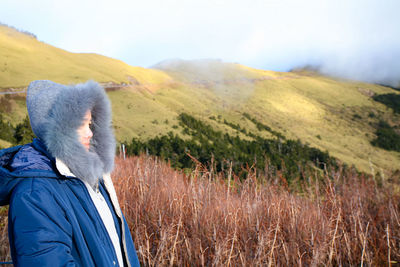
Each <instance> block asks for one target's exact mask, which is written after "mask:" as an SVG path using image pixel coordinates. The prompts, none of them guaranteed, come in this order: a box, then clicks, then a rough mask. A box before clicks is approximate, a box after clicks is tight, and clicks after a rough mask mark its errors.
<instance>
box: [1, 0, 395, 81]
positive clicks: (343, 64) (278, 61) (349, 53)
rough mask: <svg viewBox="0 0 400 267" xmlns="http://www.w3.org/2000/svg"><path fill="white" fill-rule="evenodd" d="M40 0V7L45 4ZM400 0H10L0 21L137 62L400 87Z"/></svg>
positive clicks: (76, 48) (69, 46) (70, 46)
mask: <svg viewBox="0 0 400 267" xmlns="http://www.w3.org/2000/svg"><path fill="white" fill-rule="evenodd" d="M38 6H40V8H38ZM399 10H400V2H399V1H395V0H385V1H378V0H374V1H372V0H352V1H345V0H337V1H326V0H309V1H306V0H305V1H288V0H270V1H267V0H262V1H261V0H253V1H238V0H230V1H218V0H214V1H211V0H203V1H200V0H188V1H178V0H163V1H162V0H149V1H136V0H135V1H123V0H115V1H106V0H84V1H78V0H70V1H64V2H60V1H51V0H38V1H29V0H21V1H14V0H2V1H1V4H0V21H1V22H2V23H5V24H8V25H12V26H15V27H16V28H19V29H22V30H26V31H29V32H32V33H34V34H35V35H37V36H38V39H39V40H42V41H44V42H46V43H49V44H51V45H54V46H57V47H60V48H62V49H66V50H68V51H71V52H95V53H99V54H103V55H106V56H109V57H113V58H117V59H120V60H123V61H125V62H126V63H128V64H130V65H134V66H143V67H149V66H152V65H155V64H157V63H158V62H160V61H163V60H166V59H169V58H181V59H202V58H215V59H221V60H223V61H225V62H237V63H241V64H244V65H248V66H250V67H254V68H259V69H266V70H276V71H288V70H290V69H292V68H296V67H301V66H305V65H314V66H318V67H319V69H320V71H321V72H323V73H325V74H328V75H333V76H339V77H344V78H349V79H356V80H363V81H367V82H374V83H383V84H388V85H391V86H399V81H400V16H399V15H398V11H399Z"/></svg>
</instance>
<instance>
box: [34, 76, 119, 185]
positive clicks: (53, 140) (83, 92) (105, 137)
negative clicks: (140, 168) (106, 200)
mask: <svg viewBox="0 0 400 267" xmlns="http://www.w3.org/2000/svg"><path fill="white" fill-rule="evenodd" d="M27 107H28V114H29V118H30V120H31V125H32V130H33V131H34V133H35V134H36V136H38V137H39V138H40V139H41V140H42V141H43V142H44V144H45V145H46V147H47V149H48V151H49V152H50V153H51V154H52V155H53V156H54V157H56V158H59V159H61V160H62V161H63V162H64V163H65V164H66V165H67V166H68V168H69V169H70V170H71V172H72V173H73V174H74V175H75V176H77V177H78V178H80V179H82V180H84V181H86V182H88V183H89V184H90V185H91V186H95V185H96V184H97V183H98V180H99V179H100V178H102V176H103V174H104V173H109V172H111V171H112V169H113V166H114V156H115V138H114V134H113V131H112V121H111V105H110V101H109V100H108V97H107V95H106V93H105V91H104V89H103V88H102V87H101V86H100V85H99V84H98V83H96V82H93V81H89V82H87V83H83V84H77V85H74V86H65V85H61V84H57V83H53V82H51V81H35V82H33V83H31V85H29V87H28V96H27ZM87 110H91V112H92V126H91V129H92V132H93V137H92V140H91V145H90V149H89V151H87V150H86V149H85V147H84V146H83V145H82V144H81V143H80V142H79V139H78V134H77V129H78V128H79V127H80V126H81V125H82V122H83V118H84V116H85V113H86V112H87Z"/></svg>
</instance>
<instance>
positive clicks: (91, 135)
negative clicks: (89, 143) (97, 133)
mask: <svg viewBox="0 0 400 267" xmlns="http://www.w3.org/2000/svg"><path fill="white" fill-rule="evenodd" d="M85 136H86V138H88V139H90V138H92V137H93V132H92V130H91V129H90V127H89V126H88V127H87V128H86V134H85Z"/></svg>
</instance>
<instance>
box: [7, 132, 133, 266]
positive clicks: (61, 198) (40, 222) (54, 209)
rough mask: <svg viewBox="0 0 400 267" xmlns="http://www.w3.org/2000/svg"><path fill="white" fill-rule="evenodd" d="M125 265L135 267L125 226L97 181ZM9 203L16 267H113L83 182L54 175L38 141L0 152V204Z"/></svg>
mask: <svg viewBox="0 0 400 267" xmlns="http://www.w3.org/2000/svg"><path fill="white" fill-rule="evenodd" d="M99 189H100V191H101V193H102V194H103V196H104V198H105V199H106V201H107V204H108V206H109V207H110V210H111V211H112V215H113V218H114V222H115V227H116V229H117V233H118V235H119V237H120V240H121V247H122V248H123V249H122V251H123V254H124V255H123V258H124V263H125V265H126V266H139V261H138V258H137V254H136V250H135V247H134V244H133V242H132V238H131V235H130V232H129V228H128V225H127V223H126V221H125V219H124V218H123V216H122V218H119V217H118V216H117V214H116V213H115V210H114V207H113V205H112V201H111V200H110V196H109V192H108V191H107V190H106V188H105V186H104V184H103V183H102V182H100V184H99ZM7 204H9V205H10V206H9V240H10V247H11V255H12V258H13V262H14V264H15V266H107V267H108V266H118V260H117V256H116V253H115V250H114V247H113V244H112V242H111V239H110V237H109V235H108V233H107V230H106V228H105V227H104V224H103V222H102V220H101V218H100V215H99V213H98V212H97V209H96V207H95V206H94V204H93V201H92V200H91V197H90V195H89V193H88V191H87V188H86V186H85V185H84V183H83V182H82V181H81V180H80V179H77V178H73V177H65V176H62V175H61V174H59V173H58V171H57V168H56V167H55V159H54V158H53V157H52V156H51V155H50V154H49V153H48V151H47V150H46V148H45V146H44V145H43V143H42V142H41V141H40V140H39V139H35V140H34V142H33V143H31V144H27V145H24V146H17V147H12V148H8V149H3V150H1V151H0V205H7Z"/></svg>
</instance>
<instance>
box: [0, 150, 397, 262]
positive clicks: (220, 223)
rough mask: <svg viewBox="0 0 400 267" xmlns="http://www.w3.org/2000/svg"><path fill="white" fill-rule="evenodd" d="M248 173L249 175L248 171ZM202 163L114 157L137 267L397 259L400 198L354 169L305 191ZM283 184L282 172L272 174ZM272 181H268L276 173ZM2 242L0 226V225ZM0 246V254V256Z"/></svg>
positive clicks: (327, 177) (311, 184)
mask: <svg viewBox="0 0 400 267" xmlns="http://www.w3.org/2000/svg"><path fill="white" fill-rule="evenodd" d="M250 173H251V172H250ZM256 176H257V175H256V174H255V173H251V174H250V176H249V178H248V179H247V180H246V181H244V182H240V181H239V180H237V179H235V178H234V177H229V175H228V177H222V175H217V174H215V173H213V171H208V170H206V169H204V168H202V167H201V166H198V168H197V169H196V170H194V171H192V172H191V173H189V174H184V173H182V172H179V171H175V170H173V169H172V168H171V167H170V166H169V164H167V163H165V162H162V161H160V160H159V159H156V158H152V157H147V156H140V157H132V158H128V159H126V160H123V159H121V158H117V159H116V168H115V171H114V172H113V179H114V184H115V187H116V190H117V193H118V195H119V200H120V204H121V207H122V209H123V212H124V214H125V217H126V219H127V221H128V224H129V226H130V228H131V232H132V236H133V239H134V242H135V245H136V249H137V252H138V256H139V260H140V261H141V263H142V264H143V265H145V266H166V265H169V266H203V265H206V266H229V265H231V266H293V265H296V266H310V265H311V266H325V265H327V266H354V265H360V264H361V265H366V266H381V265H386V266H390V265H391V264H393V265H395V264H396V263H397V264H398V263H399V262H400V196H399V194H398V193H397V194H396V193H394V192H393V190H392V189H391V187H389V186H387V185H386V184H385V183H383V186H377V185H376V183H375V181H374V180H373V179H372V178H364V177H362V176H359V175H358V174H356V173H355V172H351V171H348V172H344V171H342V170H339V171H331V172H326V173H325V175H324V177H323V179H322V181H321V180H319V182H317V181H316V179H314V177H310V181H309V183H308V185H307V186H305V187H304V192H306V193H305V194H304V192H303V194H302V196H300V195H299V194H296V193H290V192H289V191H288V190H287V189H285V188H286V187H285V186H281V185H275V184H272V183H270V182H269V181H271V180H274V179H268V180H267V179H264V178H263V177H256ZM279 179H280V180H282V178H279ZM275 180H277V179H275ZM2 221H4V216H3V217H2ZM0 233H3V236H2V237H1V238H2V239H1V240H2V241H3V240H5V239H4V236H5V234H6V232H5V230H4V228H3V229H1V232H0ZM5 246H6V245H4V244H3V243H2V246H1V253H2V254H1V259H4V258H5V255H6V254H4V253H6V251H5V249H4V248H5Z"/></svg>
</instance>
